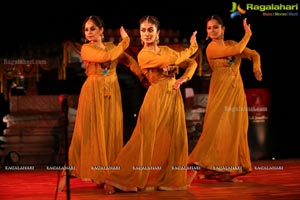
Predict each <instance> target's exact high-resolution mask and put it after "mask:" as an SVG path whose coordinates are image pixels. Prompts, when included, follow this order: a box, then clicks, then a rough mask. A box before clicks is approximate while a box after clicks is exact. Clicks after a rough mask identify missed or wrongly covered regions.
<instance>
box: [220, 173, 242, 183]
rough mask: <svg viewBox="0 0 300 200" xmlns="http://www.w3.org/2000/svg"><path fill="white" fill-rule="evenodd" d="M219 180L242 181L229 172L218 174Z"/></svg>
mask: <svg viewBox="0 0 300 200" xmlns="http://www.w3.org/2000/svg"><path fill="white" fill-rule="evenodd" d="M219 181H221V182H235V183H236V182H243V181H242V180H239V179H237V178H235V177H234V176H232V175H231V174H230V173H222V174H220V176H219Z"/></svg>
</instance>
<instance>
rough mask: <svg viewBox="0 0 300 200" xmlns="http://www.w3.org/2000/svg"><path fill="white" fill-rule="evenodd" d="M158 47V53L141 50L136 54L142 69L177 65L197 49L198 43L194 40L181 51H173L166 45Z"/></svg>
mask: <svg viewBox="0 0 300 200" xmlns="http://www.w3.org/2000/svg"><path fill="white" fill-rule="evenodd" d="M160 49H161V53H160V54H155V53H154V52H152V51H148V50H141V52H140V53H139V54H138V62H139V65H140V66H141V68H142V69H145V68H157V67H159V68H164V67H166V66H168V65H178V64H179V63H182V62H183V61H184V60H186V59H188V58H189V57H190V56H192V55H193V54H194V53H195V52H196V51H197V50H198V44H197V43H196V42H194V43H192V44H191V45H190V47H189V48H186V49H184V50H182V51H175V50H173V49H171V48H170V47H168V46H160Z"/></svg>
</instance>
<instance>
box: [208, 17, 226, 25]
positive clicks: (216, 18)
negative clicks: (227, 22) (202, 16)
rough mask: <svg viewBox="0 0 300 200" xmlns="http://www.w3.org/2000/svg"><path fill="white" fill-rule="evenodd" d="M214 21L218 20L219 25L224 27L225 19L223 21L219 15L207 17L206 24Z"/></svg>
mask: <svg viewBox="0 0 300 200" xmlns="http://www.w3.org/2000/svg"><path fill="white" fill-rule="evenodd" d="M212 19H214V20H217V21H218V23H219V24H220V25H221V26H222V27H223V26H224V22H223V19H222V18H221V17H220V16H219V15H211V16H209V17H207V18H206V20H205V22H206V24H207V22H208V21H210V20H212Z"/></svg>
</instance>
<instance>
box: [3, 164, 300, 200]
mask: <svg viewBox="0 0 300 200" xmlns="http://www.w3.org/2000/svg"><path fill="white" fill-rule="evenodd" d="M58 175H59V174H58V172H57V171H49V170H46V169H35V170H29V171H25V170H24V171H21V170H18V171H13V170H4V169H2V170H1V171H0V187H1V192H0V199H1V200H10V199H13V200H21V199H22V200H29V199H30V200H32V199H37V200H55V199H59V200H62V199H68V198H67V197H68V196H69V197H70V199H72V200H73V199H76V200H77V199H80V200H93V199H124V200H125V199H126V200H127V199H164V200H167V199H188V200H193V199H202V200H204V199H211V200H219V199H224V200H225V199H229V200H240V199H242V200H269V199H272V200H279V199H280V200H298V199H300V159H280V160H276V159H275V160H260V161H254V162H253V172H252V173H250V174H248V175H246V176H244V177H241V178H240V180H243V182H238V183H232V182H216V181H214V180H200V179H198V180H197V179H196V180H195V181H194V182H193V183H192V185H191V187H190V188H189V189H188V190H187V191H151V192H144V191H143V192H138V193H122V192H118V193H115V194H113V195H106V194H105V193H104V189H103V188H100V187H97V186H96V185H95V184H93V183H88V182H82V181H81V180H80V179H78V178H71V179H70V190H69V191H70V193H69V194H70V195H67V192H66V191H63V192H58V193H56V190H55V188H56V185H57V181H58Z"/></svg>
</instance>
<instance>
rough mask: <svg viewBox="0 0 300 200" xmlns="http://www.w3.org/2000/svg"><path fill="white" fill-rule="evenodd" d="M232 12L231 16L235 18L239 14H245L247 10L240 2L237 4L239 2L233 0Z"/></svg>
mask: <svg viewBox="0 0 300 200" xmlns="http://www.w3.org/2000/svg"><path fill="white" fill-rule="evenodd" d="M230 12H231V14H230V18H231V19H233V18H235V17H236V16H238V15H239V16H241V14H245V13H246V10H244V9H242V8H241V6H240V4H238V5H237V3H236V2H234V1H233V2H232V8H231V10H230Z"/></svg>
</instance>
